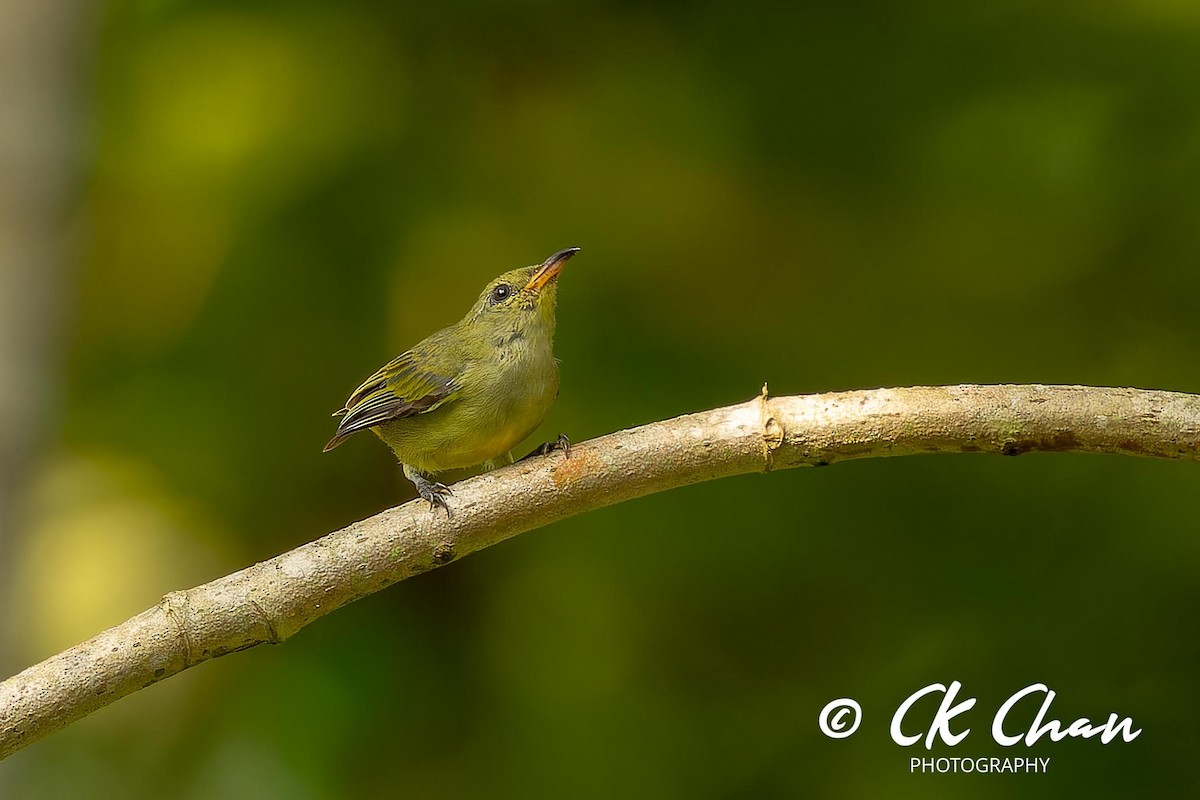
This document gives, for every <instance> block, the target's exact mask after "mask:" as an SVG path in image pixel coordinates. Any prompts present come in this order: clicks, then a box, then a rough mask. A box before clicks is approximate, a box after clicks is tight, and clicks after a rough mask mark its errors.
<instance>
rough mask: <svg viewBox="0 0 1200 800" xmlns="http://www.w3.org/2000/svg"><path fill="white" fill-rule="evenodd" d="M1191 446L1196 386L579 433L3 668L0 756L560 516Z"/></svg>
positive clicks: (1196, 443) (772, 412) (894, 394)
mask: <svg viewBox="0 0 1200 800" xmlns="http://www.w3.org/2000/svg"><path fill="white" fill-rule="evenodd" d="M1031 451H1076V452H1097V453H1121V454H1125V455H1138V456H1151V457H1156V458H1172V459H1186V460H1190V461H1196V460H1200V396H1198V395H1188V394H1179V393H1175V392H1160V391H1147V390H1140V389H1109V388H1091V387H1083V386H949V387H914V388H905V389H874V390H869V391H855V392H841V393H836V394H820V395H806V396H799V397H776V398H768V397H767V394H766V387H765V386H764V387H763V393H762V395H761V396H759V397H757V398H755V399H754V400H751V401H749V402H747V403H742V404H740V405H735V406H728V407H726V408H718V409H714V410H712V411H704V412H701V413H697V414H688V415H686V416H682V417H677V418H675V419H671V420H666V421H663V422H655V423H651V424H649V425H644V426H642V427H640V428H633V429H630V430H625V431H620V432H618V433H613V434H609V435H607V436H602V437H600V438H598V439H593V440H592V441H589V442H584V443H582V444H578V445H576V446H574V447H573V448H572V449H571V455H570V458H566V457H564V456H563V455H562V454H561V453H553V454H551V455H549V456H545V457H542V458H538V459H533V460H530V461H524V462H521V463H518V464H515V465H513V466H511V467H507V468H505V469H501V470H497V471H496V472H491V473H487V474H485V475H480V476H478V477H475V478H471V479H469V480H465V481H461V482H460V483H458V484H456V485H455V487H454V491H455V495H454V498H453V501H454V502H453V503H452V507H453V509H454V516H453V517H452V518H450V519H447V518H446V516H445V515H443V514H441V513H436V514H435V513H430V510H429V507H428V504H426V503H425V502H423V501H413V502H410V503H406V504H405V505H403V506H400V507H398V508H393V509H389V510H387V511H384V512H382V513H380V514H376V515H375V516H373V517H371V518H369V519H366V520H363V521H362V522H356V523H354V524H353V525H350V526H349V527H347V528H343V529H342V530H340V531H335V532H334V533H331V534H329V535H327V536H324V537H322V538H320V539H317V540H316V541H314V542H310V543H308V544H305V545H302V546H301V547H298V548H296V549H295V550H292V551H290V552H287V553H284V554H282V555H279V556H276V557H275V558H272V559H269V560H267V561H263V562H261V563H258V564H255V565H254V566H252V567H248V568H246V569H244V570H241V571H240V572H235V573H233V574H232V575H227V576H226V577H224V578H220V579H218V580H215V581H213V582H211V583H206V584H204V585H203V586H197V587H196V588H194V589H189V590H187V591H180V592H172V593H171V594H168V595H167V596H166V597H164V598H163V600H162V601H161V602H160V603H159V604H158V605H156V606H154V607H153V608H150V609H148V610H146V611H144V612H142V613H141V614H138V615H137V616H135V617H133V618H131V619H129V620H127V621H125V622H123V623H121V624H120V625H117V626H116V627H114V628H110V629H109V630H107V631H104V632H103V633H101V634H99V635H98V636H96V637H94V638H92V639H89V640H88V641H86V642H84V643H82V644H80V645H77V646H75V647H72V648H71V649H69V650H66V651H64V652H62V653H59V654H58V655H56V656H54V657H52V658H50V659H47V660H46V661H44V662H42V663H41V664H37V665H35V666H32V667H30V668H29V669H26V670H25V671H24V672H22V673H20V674H19V675H15V676H13V677H11V678H9V679H8V680H6V681H4V682H3V683H2V684H0V758H4V757H6V756H8V755H10V754H11V753H13V752H15V751H16V750H19V749H20V748H22V747H24V746H26V745H28V744H31V743H32V742H35V741H37V740H38V739H41V738H42V737H44V736H46V735H47V734H49V733H52V732H54V731H56V730H58V729H59V728H62V727H64V726H66V725H68V724H70V723H71V722H73V721H74V720H76V719H79V718H80V717H83V716H85V715H86V714H89V713H91V712H92V711H95V710H96V709H98V708H101V707H102V706H105V705H108V704H109V703H111V702H113V701H114V700H116V699H118V698H120V697H123V696H125V695H127V694H130V693H131V692H134V691H137V690H138V689H142V688H144V687H146V686H149V685H150V684H152V683H156V682H157V681H160V680H162V679H163V678H167V677H170V676H171V675H174V674H176V673H179V672H182V671H183V670H185V669H187V668H188V667H191V666H194V665H196V664H199V663H201V662H203V661H207V660H209V659H211V658H216V657H218V656H222V655H225V654H227V653H232V652H235V651H238V650H245V649H247V648H250V647H254V646H256V645H259V644H264V643H272V644H277V643H279V642H282V641H283V640H284V639H287V638H288V637H289V636H291V635H293V634H294V633H296V632H297V631H299V630H300V629H301V628H303V627H304V626H305V625H308V624H309V623H310V622H313V621H314V620H316V619H318V618H320V617H323V616H324V615H326V614H328V613H329V612H331V611H333V610H334V609H337V608H340V607H341V606H344V605H346V604H347V603H350V602H353V601H354V600H357V599H359V598H361V597H365V596H366V595H369V594H371V593H373V592H377V591H379V590H380V589H382V588H384V587H386V586H390V585H391V584H393V583H395V582H397V581H400V580H403V579H405V578H408V577H411V576H413V575H417V574H419V573H422V572H425V571H427V570H431V569H434V568H436V567H439V566H442V565H444V564H448V563H450V562H451V561H454V560H455V559H457V558H461V557H462V556H465V555H468V554H470V553H474V552H475V551H477V550H481V549H483V548H484V547H488V546H489V545H493V544H496V543H497V542H501V541H503V540H505V539H507V538H509V537H511V536H515V535H517V534H518V533H522V532H524V531H528V530H531V529H533V528H538V527H541V526H543V525H547V524H549V523H551V522H554V521H556V520H559V519H563V518H565V517H569V516H573V515H575V514H581V513H583V512H585V511H591V510H592V509H596V508H601V507H603V506H607V505H612V504H614V503H619V502H621V501H623V500H629V499H632V498H635V497H641V496H643V495H647V494H651V493H653V492H660V491H663V490H664V489H670V488H672V487H676V486H683V485H686V484H691V483H697V482H699V481H704V480H711V479H713V478H720V477H724V476H726V475H737V474H741V473H746V472H763V471H769V470H773V469H784V468H788V467H798V466H822V465H826V464H832V463H834V462H836V461H845V460H848V459H852V458H868V457H872V456H898V455H910V454H915V453H931V452H971V453H975V452H979V453H997V454H1001V455H1020V454H1022V453H1027V452H1031Z"/></svg>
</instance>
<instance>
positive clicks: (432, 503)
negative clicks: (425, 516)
mask: <svg viewBox="0 0 1200 800" xmlns="http://www.w3.org/2000/svg"><path fill="white" fill-rule="evenodd" d="M418 477H419V476H418ZM413 484H414V485H416V487H417V494H419V495H420V496H421V499H422V500H426V501H428V503H429V510H430V511H437V510H438V508H442V509H444V510H445V512H446V519H449V518H450V516H451V514H450V505H449V504H448V503H447V502H446V498H447V497H453V496H454V490H453V489H451V488H450V487H449V486H447V485H446V484H444V483H440V482H437V481H431V480H428V479H426V478H420V477H419V480H414V481H413Z"/></svg>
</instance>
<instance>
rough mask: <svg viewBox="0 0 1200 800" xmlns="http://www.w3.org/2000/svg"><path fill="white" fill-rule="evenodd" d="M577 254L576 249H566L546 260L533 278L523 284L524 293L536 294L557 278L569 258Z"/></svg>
mask: <svg viewBox="0 0 1200 800" xmlns="http://www.w3.org/2000/svg"><path fill="white" fill-rule="evenodd" d="M578 252H579V248H578V247H568V248H567V249H566V250H559V251H558V252H557V253H555V254H554V255H552V256H550V257H549V258H547V259H546V260H545V261H543V262H542V266H541V267H539V268H538V271H537V272H535V273H533V277H532V278H530V279H529V283H527V284H525V291H527V292H528V291H535V292H536V291H537V290H539V289H541V288H542V287H543V286H545V285H546V284H547V283H550V281H552V280H554V279H555V278H557V277H558V273H560V272H562V268H563V265H564V264H566V263H567V262H568V261H570V260H571V256H573V255H575V254H576V253H578Z"/></svg>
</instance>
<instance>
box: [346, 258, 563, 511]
mask: <svg viewBox="0 0 1200 800" xmlns="http://www.w3.org/2000/svg"><path fill="white" fill-rule="evenodd" d="M578 252H579V248H578V247H568V248H567V249H566V250H560V251H559V252H557V253H555V254H554V255H552V256H550V257H549V258H547V259H546V260H545V261H543V262H542V263H541V264H538V265H536V266H531V267H522V268H521V269H514V270H512V271H511V272H506V273H504V274H503V275H501V276H500V277H499V278H496V279H495V280H494V281H492V282H491V283H489V284H488V286H487V288H486V289H484V290H483V294H481V295H479V299H478V300H476V301H475V305H474V306H472V307H471V310H470V311H469V312H467V315H466V316H465V317H463V318H462V319H461V320H460V321H458V322H456V323H454V324H453V325H451V326H450V327H448V328H443V329H442V330H440V331H438V332H437V333H435V334H433V335H432V336H430V337H429V338H427V339H425V340H424V341H422V342H421V343H420V344H418V345H416V346H414V347H413V348H412V349H411V350H409V351H408V352H406V353H403V354H401V355H399V356H397V357H396V358H395V359H393V360H392V361H391V362H389V363H388V364H386V365H384V366H383V367H382V368H381V369H380V370H379V371H378V372H376V373H375V374H374V375H372V376H371V377H369V378H367V379H366V380H365V381H363V383H362V385H361V386H359V387H358V388H357V389H355V390H354V393H353V394H351V395H350V399H349V400H347V401H346V405H345V407H344V408H342V409H341V410H340V411H337V412H335V413H334V416H339V415H341V416H342V419H341V422H340V423H339V424H338V427H337V432H336V433H335V434H334V436H333V438H332V439H330V440H329V443H328V444H327V445H325V452H329V451H330V450H332V449H333V448H335V447H337V446H338V445H339V444H341V443H342V442H344V441H345V440H346V438H347V437H349V436H350V435H351V434H353V433H356V432H357V431H361V430H363V429H366V428H369V429H370V430H372V431H374V433H375V435H376V436H378V437H379V438H380V439H382V440H383V441H384V443H385V444H387V445H388V446H389V447H391V448H392V450H393V451H394V452H395V453H396V457H397V458H399V459H400V464H401V466H402V467H403V468H404V476H405V477H406V478H408V479H409V480H410V481H412V482H413V485H414V486H416V487H417V494H419V495H420V496H421V497H423V498H424V499H426V500H428V501H429V504H430V508H436V507H437V506H441V507H442V508H444V509H445V510H446V513H447V514H449V513H450V508H449V506H448V505H447V504H446V495H448V494H453V492H451V491H450V489H449V488H448V487H447V486H446V485H445V484H442V483H436V482H434V481H433V480H430V478H429V475H431V474H432V473H436V472H440V471H442V470H447V469H457V468H459V467H470V466H475V465H476V464H483V465H484V466H485V467H486V468H488V469H494V468H495V467H498V466H502V465H504V464H511V463H512V461H513V458H512V453H511V452H510V451H511V450H512V448H514V447H516V446H517V445H518V444H520V442H521V441H522V440H523V439H525V437H527V436H529V434H531V433H533V431H534V429H535V428H537V426H538V425H540V424H541V422H542V418H543V417H545V416H546V412H547V411H549V410H550V406H551V405H553V403H554V400H555V398H556V397H558V361H557V359H555V358H554V304H555V299H556V295H557V291H558V274H559V273H560V272H561V271H562V268H563V265H564V264H566V263H567V261H568V260H570V258H571V256H573V255H575V254H576V253H578ZM569 446H570V443H569V442H568V441H567V438H566V437H565V436H561V435H560V436H559V437H558V441H557V442H556V443H553V444H546V445H543V446H542V447H541V448H539V451H540V452H543V453H545V452H549V451H550V450H551V449H553V448H554V447H561V448H562V449H563V450H564V451H568V453H569V450H568V448H569ZM535 452H537V451H535Z"/></svg>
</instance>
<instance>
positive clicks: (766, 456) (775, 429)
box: [758, 381, 787, 472]
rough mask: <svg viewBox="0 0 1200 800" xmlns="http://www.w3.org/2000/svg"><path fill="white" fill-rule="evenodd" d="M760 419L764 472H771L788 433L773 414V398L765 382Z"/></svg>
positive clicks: (761, 398) (760, 401) (760, 398)
mask: <svg viewBox="0 0 1200 800" xmlns="http://www.w3.org/2000/svg"><path fill="white" fill-rule="evenodd" d="M758 404H759V418H760V419H761V420H762V455H763V472H770V471H771V468H772V467H773V466H774V461H775V451H776V450H778V449H779V448H781V447H783V442H784V440H785V439H786V438H787V431H786V430H785V429H784V427H783V423H782V422H781V421H780V420H779V418H778V417H776V416H775V415H774V414H773V413H771V398H770V395H769V393H768V392H767V384H766V382H765V381H764V382H763V385H762V392H761V393H760V394H759V395H758Z"/></svg>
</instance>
